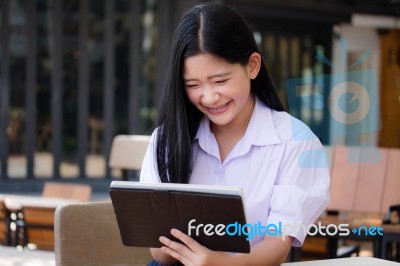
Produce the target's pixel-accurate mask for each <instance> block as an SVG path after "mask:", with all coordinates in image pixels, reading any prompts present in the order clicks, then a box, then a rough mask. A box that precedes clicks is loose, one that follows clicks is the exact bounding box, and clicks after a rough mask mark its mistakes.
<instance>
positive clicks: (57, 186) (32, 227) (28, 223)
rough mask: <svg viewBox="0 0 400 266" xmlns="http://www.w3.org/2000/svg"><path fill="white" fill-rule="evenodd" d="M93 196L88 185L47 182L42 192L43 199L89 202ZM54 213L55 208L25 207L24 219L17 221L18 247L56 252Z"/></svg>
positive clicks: (23, 211) (23, 209)
mask: <svg viewBox="0 0 400 266" xmlns="http://www.w3.org/2000/svg"><path fill="white" fill-rule="evenodd" d="M91 195H92V187H91V186H90V185H87V184H73V183H62V182H50V181H47V182H45V183H44V186H43V190H42V197H43V198H63V199H74V200H77V201H89V200H90V198H91ZM54 211H55V209H54V208H41V207H33V206H32V207H27V206H24V207H23V208H22V210H21V211H20V213H21V214H22V216H21V217H22V218H21V219H18V220H17V221H16V231H15V239H16V242H17V245H22V246H24V247H25V246H27V245H28V244H34V245H35V248H37V249H42V250H54V232H53V231H54ZM18 216H20V215H18Z"/></svg>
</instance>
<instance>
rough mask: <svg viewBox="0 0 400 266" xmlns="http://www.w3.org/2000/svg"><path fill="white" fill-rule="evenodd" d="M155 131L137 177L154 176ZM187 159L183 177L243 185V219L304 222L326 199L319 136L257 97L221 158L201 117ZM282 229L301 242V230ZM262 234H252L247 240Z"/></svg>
mask: <svg viewBox="0 0 400 266" xmlns="http://www.w3.org/2000/svg"><path fill="white" fill-rule="evenodd" d="M155 134H156V131H154V133H153V136H152V138H151V141H150V145H149V148H148V150H147V152H146V155H145V158H144V162H143V167H142V170H141V174H140V181H141V182H150V183H154V182H160V179H159V176H158V174H157V170H156V161H155V158H154V154H155V151H154V147H155V139H156V138H155ZM193 161H194V164H193V171H192V174H191V177H190V181H189V183H192V184H211V185H213V184H215V185H224V186H239V187H242V188H243V190H244V193H245V195H244V201H245V210H246V218H247V223H248V224H257V223H258V222H261V224H262V225H267V224H274V225H278V224H279V222H281V224H282V225H285V224H289V225H304V226H307V225H309V224H312V223H313V222H314V221H315V220H316V219H317V218H318V216H319V215H321V213H322V212H323V211H324V210H325V208H326V207H327V205H328V201H329V183H330V180H329V171H328V166H327V164H326V160H325V153H324V150H323V147H322V145H321V143H320V141H319V139H318V138H317V137H316V136H315V135H314V134H313V133H312V132H311V130H310V129H309V128H308V127H307V126H306V125H305V124H303V123H302V122H300V121H299V120H297V119H295V118H293V117H292V116H290V115H289V114H288V113H286V112H278V111H275V110H271V109H270V108H268V107H266V106H265V105H264V104H262V103H261V102H260V101H259V100H256V104H255V108H254V111H253V114H252V117H251V119H250V122H249V125H248V128H247V130H246V132H245V135H244V136H243V138H242V139H240V140H239V142H238V143H237V144H236V145H235V147H234V148H233V149H232V151H231V152H230V153H229V155H228V156H227V157H226V159H225V161H224V162H223V163H222V164H221V160H220V156H219V149H218V144H217V141H216V139H215V136H214V135H213V133H212V132H211V131H210V126H209V120H208V118H207V117H204V118H203V120H202V122H201V124H200V127H199V129H198V131H197V135H196V137H195V141H194V142H193ZM287 229H289V227H288V228H287ZM288 231H289V230H288ZM287 235H291V236H293V237H294V238H295V239H294V241H293V244H292V245H293V246H301V245H302V243H303V241H304V238H305V236H306V234H305V233H304V230H297V232H296V230H293V232H290V233H287ZM263 238H264V236H263V235H261V234H257V235H255V236H254V237H253V238H252V240H251V245H254V244H256V243H258V242H259V241H261V240H262V239H263Z"/></svg>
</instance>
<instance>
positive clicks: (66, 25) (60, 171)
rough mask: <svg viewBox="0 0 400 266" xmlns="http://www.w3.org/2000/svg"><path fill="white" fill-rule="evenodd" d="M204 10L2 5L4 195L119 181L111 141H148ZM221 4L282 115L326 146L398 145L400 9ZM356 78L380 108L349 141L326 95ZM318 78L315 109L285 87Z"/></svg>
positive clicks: (105, 3) (0, 174)
mask: <svg viewBox="0 0 400 266" xmlns="http://www.w3.org/2000/svg"><path fill="white" fill-rule="evenodd" d="M201 2H202V1H195V0H80V1H78V0H1V1H0V21H1V22H0V25H1V27H0V192H40V191H41V189H42V186H43V182H44V181H45V180H58V181H65V180H68V181H70V180H73V181H74V182H82V183H88V184H91V185H92V187H93V189H94V191H95V192H96V191H98V192H106V191H107V189H108V185H109V182H110V180H111V179H114V178H120V175H121V174H120V173H119V172H117V171H112V170H111V169H110V168H109V167H108V164H107V162H108V159H109V156H110V149H111V143H112V140H113V138H114V136H116V135H119V134H141V135H149V134H151V132H152V130H153V128H154V122H155V118H156V117H157V112H158V108H159V103H160V98H161V96H162V91H161V87H162V84H163V80H164V75H165V72H166V70H165V68H166V57H167V54H168V52H167V51H168V44H169V41H170V39H171V35H172V32H173V29H174V27H175V26H176V24H177V22H178V20H179V18H180V17H181V15H182V13H183V12H184V11H185V10H186V9H187V8H189V7H191V6H193V5H195V4H198V3H201ZM215 2H219V3H223V4H226V5H228V6H231V7H233V8H235V9H236V10H237V11H239V12H240V13H241V14H242V15H243V16H244V17H245V18H246V19H247V20H248V22H249V24H250V25H251V27H252V30H253V32H254V36H255V38H256V41H257V43H258V45H259V46H260V48H261V50H262V52H263V56H264V59H265V62H266V65H267V69H268V70H269V73H270V75H271V77H272V80H273V83H274V85H275V87H276V89H277V91H278V94H279V96H280V98H281V100H282V101H283V103H284V105H285V107H286V108H287V110H288V111H289V112H291V113H292V114H294V115H296V117H299V118H300V119H302V120H303V121H304V122H306V123H307V124H308V125H310V126H311V127H312V129H313V130H314V132H315V133H316V134H317V136H318V137H319V138H320V139H321V141H322V142H323V144H324V145H342V144H343V145H371V146H377V147H397V148H399V147H400V19H398V16H399V15H400V13H399V12H400V1H396V0H331V1H328V0H296V1H278V0H246V1H245V0H219V1H215ZM366 70H368V71H366ZM353 71H358V73H360V76H357V80H358V81H360V82H361V83H362V84H363V86H366V87H369V88H372V90H374V92H375V94H371V95H370V96H371V101H370V102H371V104H372V105H373V106H375V107H377V110H378V111H377V112H375V113H374V114H372V115H368V116H367V117H366V118H365V119H366V125H364V126H365V128H368V130H366V129H365V128H364V129H365V130H364V129H361V130H360V131H358V132H356V133H355V134H350V135H351V138H350V139H349V138H348V137H346V136H348V135H349V134H348V133H349V132H346V130H348V128H340V126H339V128H338V125H337V124H338V123H332V117H331V115H330V110H329V95H330V94H329V93H330V90H331V89H332V87H334V85H335V84H334V82H335V81H334V78H332V77H335V76H338V75H342V74H343V73H353ZM340 73H342V74H340ZM346 75H350V76H351V75H352V74H346ZM321 78H323V79H324V84H325V88H321V87H319V89H315V87H312V86H309V88H311V90H313V88H314V91H312V94H313V95H314V98H313V99H314V100H312V101H302V103H301V104H300V106H290V97H291V95H290V94H291V93H292V92H293V91H292V90H291V89H292V88H290V87H288V86H287V84H291V83H290V82H289V83H288V81H295V84H296V82H297V83H298V82H300V83H301V82H304V81H305V82H306V84H314V83H315V82H318V80H320V79H321ZM300 83H299V84H300ZM297 85H298V84H297ZM288 94H289V95H288ZM361 100H362V99H361ZM291 107H292V109H291ZM343 130H344V131H343ZM338 132H341V133H338ZM350 133H351V132H350ZM353 133H354V132H353ZM135 175H136V174H135V173H133V174H132V173H131V174H130V176H131V178H132V179H134V178H135Z"/></svg>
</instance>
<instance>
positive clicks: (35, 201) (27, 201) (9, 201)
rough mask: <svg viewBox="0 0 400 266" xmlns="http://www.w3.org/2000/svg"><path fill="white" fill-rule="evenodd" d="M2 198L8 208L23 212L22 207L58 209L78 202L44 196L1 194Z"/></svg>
mask: <svg viewBox="0 0 400 266" xmlns="http://www.w3.org/2000/svg"><path fill="white" fill-rule="evenodd" d="M0 198H2V199H3V200H4V203H5V205H6V207H7V208H8V209H9V210H11V211H17V210H21V209H22V207H40V208H51V209H56V208H57V207H58V206H60V205H64V204H69V203H74V202H78V201H77V200H74V199H64V198H47V197H42V196H23V195H11V194H0Z"/></svg>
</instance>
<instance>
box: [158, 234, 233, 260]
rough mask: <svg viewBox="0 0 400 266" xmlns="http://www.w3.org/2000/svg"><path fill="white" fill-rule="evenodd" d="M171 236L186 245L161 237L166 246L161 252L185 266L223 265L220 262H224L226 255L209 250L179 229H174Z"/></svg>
mask: <svg viewBox="0 0 400 266" xmlns="http://www.w3.org/2000/svg"><path fill="white" fill-rule="evenodd" d="M171 234H172V235H173V236H174V237H176V238H177V239H179V240H180V241H182V243H184V244H181V243H178V242H176V241H172V240H170V239H169V238H166V237H164V236H162V237H160V242H161V243H163V244H164V245H165V246H163V247H162V248H161V251H163V252H164V253H166V254H168V255H170V256H171V257H174V258H175V259H177V260H179V261H180V262H182V263H183V264H184V265H187V266H201V265H222V264H223V263H218V262H221V261H222V258H223V256H224V254H225V253H223V252H215V251H212V250H209V249H208V248H206V247H204V246H202V245H200V244H199V243H198V242H196V241H195V240H194V239H193V238H191V237H190V236H188V235H187V234H185V233H183V232H181V231H179V230H177V229H172V230H171ZM225 255H226V254H225Z"/></svg>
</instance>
